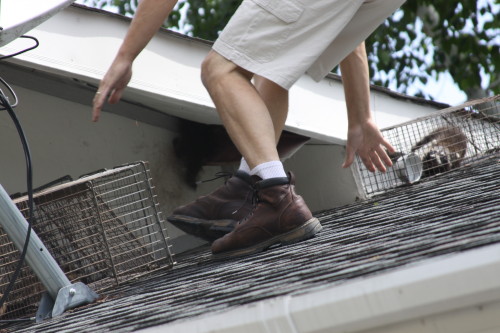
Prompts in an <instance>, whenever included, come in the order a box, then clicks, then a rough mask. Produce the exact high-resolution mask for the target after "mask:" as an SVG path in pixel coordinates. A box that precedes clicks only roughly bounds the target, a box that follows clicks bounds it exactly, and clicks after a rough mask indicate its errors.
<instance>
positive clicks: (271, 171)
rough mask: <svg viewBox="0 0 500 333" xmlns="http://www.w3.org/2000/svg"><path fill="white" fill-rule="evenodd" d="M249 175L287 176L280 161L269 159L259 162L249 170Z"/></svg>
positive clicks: (263, 177) (267, 177)
mask: <svg viewBox="0 0 500 333" xmlns="http://www.w3.org/2000/svg"><path fill="white" fill-rule="evenodd" d="M250 175H251V176H253V175H256V176H259V177H260V178H262V179H269V178H278V177H287V175H286V172H285V168H283V163H281V161H271V162H265V163H262V164H259V165H257V166H256V167H255V168H253V169H252V170H251V171H250Z"/></svg>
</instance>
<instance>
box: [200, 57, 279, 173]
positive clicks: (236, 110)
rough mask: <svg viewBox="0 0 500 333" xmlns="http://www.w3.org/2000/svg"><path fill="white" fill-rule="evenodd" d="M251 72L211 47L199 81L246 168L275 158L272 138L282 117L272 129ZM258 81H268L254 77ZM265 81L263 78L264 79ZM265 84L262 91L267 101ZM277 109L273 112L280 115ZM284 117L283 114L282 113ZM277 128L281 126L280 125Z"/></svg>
mask: <svg viewBox="0 0 500 333" xmlns="http://www.w3.org/2000/svg"><path fill="white" fill-rule="evenodd" d="M252 76H253V74H252V73H250V72H248V71H246V70H244V69H241V68H239V67H238V66H236V65H235V64H233V63H232V62H230V61H228V60H226V59H225V58H224V57H222V56H221V55H219V54H218V53H216V52H214V51H210V53H209V54H208V56H207V57H206V58H205V61H204V62H203V65H202V81H203V83H204V85H205V87H206V88H207V90H208V92H209V94H210V96H211V97H212V100H213V101H214V103H215V106H216V108H217V112H218V113H219V116H220V117H221V119H222V122H223V123H224V126H225V128H226V130H227V132H228V134H229V136H230V137H231V140H233V142H234V144H235V145H236V147H237V148H238V150H239V151H240V153H241V154H242V155H243V156H244V157H245V159H246V161H247V163H248V165H249V166H250V168H254V167H255V166H257V165H259V164H261V163H265V162H269V161H279V156H278V152H277V150H276V138H277V137H279V134H280V133H281V129H282V128H283V123H284V121H281V124H280V125H278V127H279V128H278V131H279V133H278V131H275V127H274V124H273V117H272V116H271V114H270V112H269V109H268V107H267V105H266V103H265V102H264V99H263V98H262V96H261V94H260V93H259V91H257V89H256V88H255V87H254V85H253V84H252V83H251V82H250V80H251V78H252ZM258 81H259V85H261V86H262V87H265V86H266V85H268V83H266V82H262V81H261V79H258ZM266 81H267V80H266ZM267 89H269V88H266V89H263V90H264V91H263V92H262V94H263V95H264V96H267V97H266V100H267V101H268V103H271V104H272V102H270V98H269V93H270V92H271V90H267ZM278 114H279V112H276V114H273V115H274V116H275V117H276V118H277V119H282V118H283V116H282V115H278ZM285 118H286V117H285ZM280 128H281V129H280Z"/></svg>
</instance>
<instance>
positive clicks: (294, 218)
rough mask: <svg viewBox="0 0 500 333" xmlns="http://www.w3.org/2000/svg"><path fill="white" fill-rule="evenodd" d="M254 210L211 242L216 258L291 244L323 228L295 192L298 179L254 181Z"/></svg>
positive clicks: (291, 175)
mask: <svg viewBox="0 0 500 333" xmlns="http://www.w3.org/2000/svg"><path fill="white" fill-rule="evenodd" d="M255 188H256V190H257V203H256V205H255V206H254V210H253V211H252V213H251V214H250V215H248V216H247V217H246V218H245V219H244V220H242V221H241V222H239V223H238V224H237V225H236V227H235V229H234V230H233V231H232V232H230V233H228V234H227V235H225V236H224V237H222V238H220V239H218V240H216V241H215V242H214V243H213V244H212V253H213V254H214V258H215V259H222V258H228V257H237V256H242V255H248V254H252V253H257V252H260V251H263V250H265V249H267V248H268V247H270V246H272V245H275V244H282V245H283V244H291V243H295V242H298V241H301V240H304V239H307V238H310V237H312V236H314V235H315V234H316V233H317V232H318V231H320V230H321V229H322V226H321V224H320V223H319V220H318V219H317V218H315V217H313V216H312V214H311V211H310V210H309V208H308V207H307V205H306V203H305V202H304V199H302V197H301V196H299V195H297V194H296V193H295V179H294V176H293V174H292V173H289V178H271V179H266V180H261V181H259V182H256V183H255Z"/></svg>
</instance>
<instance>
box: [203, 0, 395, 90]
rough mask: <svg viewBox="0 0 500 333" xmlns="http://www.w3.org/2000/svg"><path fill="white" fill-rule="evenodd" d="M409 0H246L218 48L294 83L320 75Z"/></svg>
mask: <svg viewBox="0 0 500 333" xmlns="http://www.w3.org/2000/svg"><path fill="white" fill-rule="evenodd" d="M404 2H405V0H244V1H243V3H242V4H241V6H240V7H239V8H238V10H237V11H236V13H235V14H234V15H233V17H232V18H231V20H230V21H229V22H228V24H227V26H226V27H225V28H224V31H223V32H222V33H221V35H220V36H219V38H218V40H217V41H216V42H215V44H214V45H213V49H214V50H215V51H216V52H217V53H219V54H221V55H222V56H223V57H225V58H226V59H229V60H231V61H232V62H234V63H235V64H236V65H238V66H240V67H242V68H244V69H246V70H248V71H250V72H252V73H255V74H258V75H260V76H263V77H265V78H267V79H269V80H271V81H273V82H275V83H277V84H279V85H280V86H282V87H283V88H285V89H289V88H290V87H291V86H292V85H293V84H294V83H295V82H296V81H297V80H298V79H299V78H300V77H301V76H302V75H303V74H304V73H308V74H309V75H310V76H312V78H313V79H315V80H316V81H319V80H321V79H322V78H323V77H325V76H326V75H327V74H328V73H329V72H330V71H331V70H332V69H333V68H334V67H335V66H336V65H338V64H339V63H340V61H342V59H344V58H345V57H346V56H347V55H348V54H349V53H351V52H352V51H353V50H354V49H355V48H356V47H357V46H358V45H359V44H360V43H361V42H363V41H364V40H365V39H366V38H367V37H368V36H369V35H370V34H371V33H372V32H373V31H374V30H375V29H376V28H377V27H378V26H379V25H380V24H382V23H383V22H384V20H385V19H386V18H387V17H388V16H390V15H391V14H392V13H393V12H394V11H395V10H396V9H398V8H399V7H400V6H401V5H402V4H403V3H404Z"/></svg>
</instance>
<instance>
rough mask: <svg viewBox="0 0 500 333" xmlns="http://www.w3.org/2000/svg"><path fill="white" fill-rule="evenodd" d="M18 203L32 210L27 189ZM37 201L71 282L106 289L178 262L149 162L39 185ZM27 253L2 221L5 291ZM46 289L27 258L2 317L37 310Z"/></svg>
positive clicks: (37, 222)
mask: <svg viewBox="0 0 500 333" xmlns="http://www.w3.org/2000/svg"><path fill="white" fill-rule="evenodd" d="M14 203H15V204H16V206H17V207H18V209H19V210H20V211H21V213H22V214H23V215H24V216H25V217H27V216H28V214H29V212H28V202H27V197H22V198H18V199H15V200H14ZM34 203H35V219H34V221H32V227H33V230H34V231H35V232H36V234H37V235H38V237H39V238H40V239H41V240H42V242H43V243H44V245H45V246H46V247H47V249H48V250H49V252H50V253H51V254H52V256H53V257H54V259H55V260H56V261H57V263H58V264H59V266H60V268H61V269H62V270H63V271H64V273H65V274H66V276H67V277H68V279H69V280H70V281H71V282H78V281H80V282H83V283H85V284H86V285H88V286H89V287H90V288H92V289H93V290H94V291H96V292H99V291H103V290H105V289H108V288H110V287H112V286H115V285H118V284H121V283H123V282H126V281H129V280H131V279H134V278H137V277H139V276H142V275H145V274H149V273H151V272H153V271H155V270H159V269H165V268H169V267H171V266H172V265H173V264H174V259H173V254H172V253H171V250H170V245H169V244H168V236H167V230H166V228H165V223H164V221H163V220H162V217H161V212H160V211H159V209H158V202H157V197H156V195H155V194H154V187H153V186H152V179H151V177H150V171H149V169H148V165H147V163H145V162H137V163H132V164H129V165H125V166H121V167H117V168H114V169H111V170H106V171H101V172H98V173H95V174H93V175H89V176H84V177H82V178H80V179H78V180H75V181H71V182H68V183H65V184H61V185H57V186H52V187H50V188H48V189H45V190H43V191H40V192H38V193H35V194H34ZM19 256H20V253H19V251H18V250H17V249H16V247H15V246H14V244H13V243H12V242H11V241H10V240H9V238H8V235H6V234H5V233H4V231H3V230H2V228H1V227H0V293H2V291H3V290H4V288H6V287H7V285H8V283H9V278H10V277H11V275H12V273H13V271H14V270H15V266H16V265H17V262H18V260H19ZM43 292H44V287H43V285H42V284H41V283H40V281H39V280H38V278H37V277H36V275H34V273H33V271H32V270H31V269H30V267H28V266H27V265H26V264H24V267H23V269H22V271H21V273H20V275H19V277H18V278H17V280H16V284H15V287H14V289H13V290H12V292H11V293H10V295H9V298H8V300H7V302H6V304H5V305H4V307H3V309H0V317H1V318H2V319H15V318H21V317H23V318H26V317H28V318H29V317H32V316H33V315H34V314H35V312H36V310H37V307H38V302H39V301H40V298H41V295H42V293H43Z"/></svg>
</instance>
